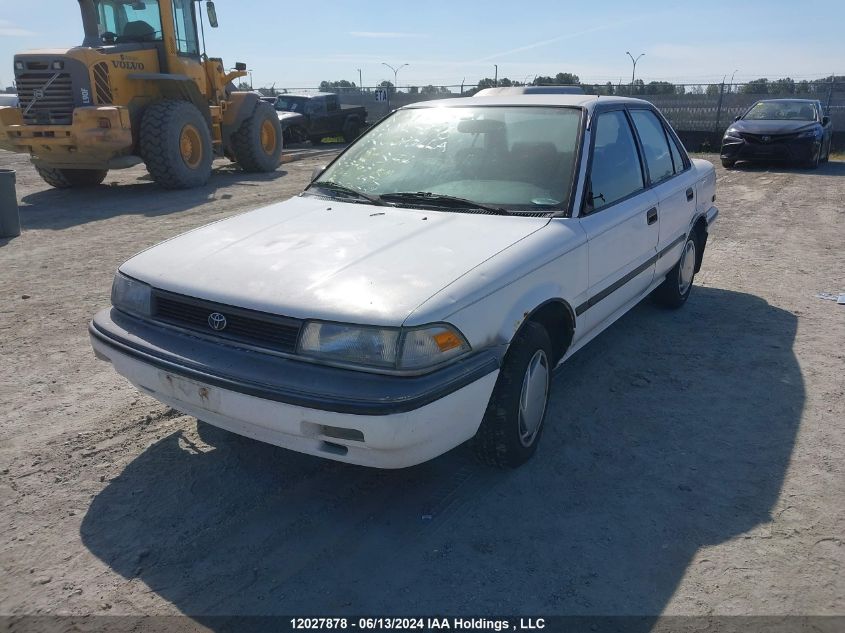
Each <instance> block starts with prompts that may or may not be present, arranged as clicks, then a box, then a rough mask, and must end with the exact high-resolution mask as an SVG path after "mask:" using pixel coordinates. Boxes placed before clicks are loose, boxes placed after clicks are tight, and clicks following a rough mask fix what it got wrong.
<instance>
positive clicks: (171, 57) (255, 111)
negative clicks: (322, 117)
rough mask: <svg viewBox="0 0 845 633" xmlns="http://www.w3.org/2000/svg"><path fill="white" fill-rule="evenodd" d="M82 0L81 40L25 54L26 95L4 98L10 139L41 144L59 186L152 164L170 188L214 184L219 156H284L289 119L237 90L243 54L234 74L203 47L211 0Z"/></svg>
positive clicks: (213, 17)
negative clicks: (11, 102) (8, 101)
mask: <svg viewBox="0 0 845 633" xmlns="http://www.w3.org/2000/svg"><path fill="white" fill-rule="evenodd" d="M78 1H79V7H80V10H81V12H82V25H83V27H84V32H85V39H84V41H83V43H82V46H78V47H75V48H71V49H69V50H66V49H60V50H37V51H31V52H27V53H22V54H20V55H16V56H15V60H14V65H15V82H16V85H17V90H18V96H19V100H20V103H19V106H18V107H6V108H0V148H3V149H8V150H12V151H15V152H25V153H28V154H30V155H31V156H32V162H33V163H34V164H35V167H36V168H37V169H38V172H39V173H40V174H41V176H42V177H43V178H44V180H45V181H47V183H49V184H50V185H52V186H54V187H60V188H66V187H83V186H91V185H97V184H100V183H101V182H103V179H104V178H105V177H106V173H107V172H108V170H110V169H122V168H126V167H132V166H133V165H137V164H139V163H142V162H143V163H145V164H146V167H147V169H148V170H149V172H150V174H151V175H152V177H153V179H154V180H155V181H156V182H157V183H159V184H160V185H162V186H163V187H166V188H169V189H185V188H189V187H198V186H201V185H204V184H205V183H206V182H207V181H208V179H209V177H210V175H211V163H212V160H213V159H214V158H215V157H218V156H225V157H227V158H229V159H231V160H233V161H234V162H236V163H238V165H240V167H241V168H242V169H244V170H245V171H250V172H269V171H273V170H275V169H276V168H277V167H278V166H279V164H280V163H281V155H282V129H281V125H280V123H279V118H278V116H277V115H276V112H275V110H274V109H273V107H272V106H271V105H270V104H268V103H265V102H263V101H261V100H260V98H259V95H258V94H257V93H254V92H237V91H235V90H234V86H233V85H232V81H233V80H234V79H236V78H238V77H243V76H245V75H246V74H247V73H246V66H245V65H244V64H240V63H239V64H236V66H235V70H234V71H232V72H226V70H225V69H224V67H223V61H222V60H220V59H217V58H210V57H208V56H207V55H206V54H205V53H204V46H205V42H204V37H203V38H201V37H200V35H201V34H202V33H203V30H204V28H203V25H204V22H203V15H202V4H203V3H202V2H198V1H197V0H143V1H137V0H78ZM205 5H206V14H207V18H208V23H209V24H210V26H212V27H216V26H217V13H216V10H215V7H214V3H213V2H206V3H205Z"/></svg>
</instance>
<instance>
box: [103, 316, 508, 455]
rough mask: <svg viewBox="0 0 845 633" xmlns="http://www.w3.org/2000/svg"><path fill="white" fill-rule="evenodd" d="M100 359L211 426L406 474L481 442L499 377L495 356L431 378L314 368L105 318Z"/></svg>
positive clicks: (469, 361) (118, 318) (133, 321)
mask: <svg viewBox="0 0 845 633" xmlns="http://www.w3.org/2000/svg"><path fill="white" fill-rule="evenodd" d="M89 333H90V336H91V344H92V346H93V348H94V352H95V354H96V355H97V356H98V357H99V358H101V359H104V360H107V361H109V362H111V363H112V365H113V366H114V368H115V370H116V371H117V372H118V373H119V374H121V375H122V376H124V377H125V378H127V379H128V380H129V381H130V382H131V383H132V384H133V385H135V386H136V387H137V388H138V389H140V390H141V391H144V392H145V393H147V394H149V395H151V396H152V397H153V398H155V399H157V400H159V401H160V402H163V403H165V404H167V405H169V406H172V407H173V408H175V409H177V410H179V411H182V412H184V413H188V414H190V415H193V416H195V417H197V418H200V419H202V420H203V421H205V422H208V423H209V424H213V425H215V426H219V427H221V428H223V429H226V430H229V431H232V432H235V433H239V434H241V435H245V436H247V437H251V438H253V439H257V440H260V441H263V442H267V443H270V444H274V445H276V446H282V447H285V448H290V449H292V450H296V451H300V452H303V453H308V454H311V455H317V456H319V457H326V458H329V459H335V460H338V461H343V462H348V463H352V464H359V465H363V466H374V467H378V468H403V467H406V466H413V465H415V464H419V463H421V462H424V461H427V460H429V459H432V458H434V457H437V456H438V455H441V454H442V453H445V452H446V451H448V450H450V449H452V448H454V447H456V446H458V445H459V444H461V443H463V442H464V441H466V440H468V439H469V438H471V437H472V436H473V435H475V433H476V431H477V430H478V426H479V425H480V423H481V418H482V417H483V415H484V411H485V409H486V406H487V402H488V400H489V399H490V395H491V393H492V391H493V387H494V385H495V383H496V378H497V376H498V361H497V359H496V357H495V356H494V355H493V354H492V353H490V354H488V353H479V354H475V355H473V356H471V357H469V358H467V359H466V360H464V361H461V362H458V363H455V364H453V365H449V366H448V367H446V368H444V369H440V370H437V371H435V372H432V373H430V374H426V375H424V376H413V377H406V376H385V375H378V374H371V373H367V372H361V371H352V370H348V369H338V368H333V367H325V366H321V365H314V364H311V363H306V362H302V361H297V360H292V359H288V358H281V357H277V356H273V355H270V354H264V353H260V352H256V351H250V350H242V349H237V348H234V347H230V346H228V345H223V344H220V343H217V342H215V341H208V340H205V339H199V338H195V337H192V336H190V335H188V334H185V333H181V332H178V331H175V330H171V329H170V328H166V327H160V326H157V325H154V324H151V323H148V322H146V321H142V320H140V319H136V318H133V317H130V316H127V315H125V314H123V313H121V312H119V311H117V310H114V309H112V310H104V311H102V312H100V313H98V314H97V315H96V316H95V317H94V320H93V321H92V323H91V325H90V327H89Z"/></svg>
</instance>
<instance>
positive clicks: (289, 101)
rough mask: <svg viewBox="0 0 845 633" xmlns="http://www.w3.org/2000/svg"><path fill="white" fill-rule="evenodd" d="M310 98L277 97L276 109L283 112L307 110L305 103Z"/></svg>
mask: <svg viewBox="0 0 845 633" xmlns="http://www.w3.org/2000/svg"><path fill="white" fill-rule="evenodd" d="M306 103H308V99H302V98H300V99H296V98H294V97H279V98H278V99H276V110H279V111H281V112H299V113H302V112H304V111H305V104H306Z"/></svg>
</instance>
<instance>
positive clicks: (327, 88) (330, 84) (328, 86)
mask: <svg viewBox="0 0 845 633" xmlns="http://www.w3.org/2000/svg"><path fill="white" fill-rule="evenodd" d="M353 88H357V86H356V85H355V83H354V82H352V81H346V80H345V79H340V80H339V81H321V82H320V92H338V91H344V90H351V89H353Z"/></svg>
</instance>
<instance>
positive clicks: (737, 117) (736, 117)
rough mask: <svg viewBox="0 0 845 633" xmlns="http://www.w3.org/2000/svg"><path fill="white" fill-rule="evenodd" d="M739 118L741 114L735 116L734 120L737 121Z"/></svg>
mask: <svg viewBox="0 0 845 633" xmlns="http://www.w3.org/2000/svg"><path fill="white" fill-rule="evenodd" d="M741 118H742V117H741V116H735V117H734V121H739V120H740V119H741Z"/></svg>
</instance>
